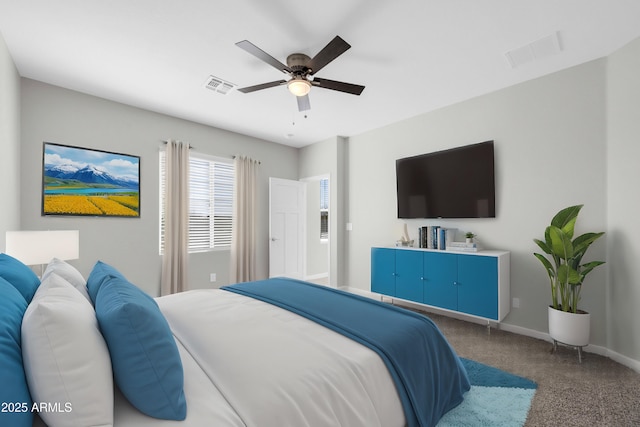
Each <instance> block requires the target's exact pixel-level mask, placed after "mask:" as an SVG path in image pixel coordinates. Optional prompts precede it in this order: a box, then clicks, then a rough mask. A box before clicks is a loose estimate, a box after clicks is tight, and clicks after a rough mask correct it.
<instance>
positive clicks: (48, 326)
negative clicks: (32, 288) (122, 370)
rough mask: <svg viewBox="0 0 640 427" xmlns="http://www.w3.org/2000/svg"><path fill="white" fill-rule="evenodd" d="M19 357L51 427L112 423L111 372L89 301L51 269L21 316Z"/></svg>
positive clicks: (42, 415) (108, 424) (28, 381)
mask: <svg viewBox="0 0 640 427" xmlns="http://www.w3.org/2000/svg"><path fill="white" fill-rule="evenodd" d="M22 358H23V363H24V368H25V373H26V377H27V383H28V384H29V390H30V391H31V397H32V398H33V401H34V402H36V403H37V404H42V403H45V404H47V405H49V407H48V408H47V409H45V410H44V411H42V412H40V417H41V418H42V420H43V421H44V422H45V423H46V424H47V425H48V426H49V427H56V426H70V425H73V426H112V425H113V374H112V370H111V359H110V358H109V351H108V349H107V345H106V344H105V341H104V338H102V334H101V333H100V330H99V329H98V322H97V320H96V316H95V311H94V310H93V306H92V305H91V303H90V302H88V301H87V300H86V299H85V298H84V297H83V296H81V295H80V293H78V291H77V290H76V289H74V286H73V285H71V284H70V283H69V282H67V281H66V280H64V279H63V278H62V277H60V276H58V275H57V274H56V273H55V272H51V273H49V275H48V276H47V277H46V278H45V280H43V281H42V284H41V285H40V287H39V288H38V290H37V291H36V294H35V295H34V297H33V300H32V301H31V303H30V304H29V306H28V307H27V311H26V312H25V314H24V318H23V320H22Z"/></svg>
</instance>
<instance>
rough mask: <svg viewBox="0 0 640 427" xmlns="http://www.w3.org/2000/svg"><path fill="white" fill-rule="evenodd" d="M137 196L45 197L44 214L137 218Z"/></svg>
mask: <svg viewBox="0 0 640 427" xmlns="http://www.w3.org/2000/svg"><path fill="white" fill-rule="evenodd" d="M138 204H139V202H138V197H137V196H132V195H129V196H110V197H102V196H84V195H45V196H44V213H45V214H53V215H98V216H102V215H114V216H132V217H136V216H138V211H137V209H138Z"/></svg>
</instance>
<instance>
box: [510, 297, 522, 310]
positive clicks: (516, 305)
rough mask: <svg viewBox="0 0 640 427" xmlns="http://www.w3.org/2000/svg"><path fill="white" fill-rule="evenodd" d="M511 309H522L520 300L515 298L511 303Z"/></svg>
mask: <svg viewBox="0 0 640 427" xmlns="http://www.w3.org/2000/svg"><path fill="white" fill-rule="evenodd" d="M511 307H513V308H520V298H514V299H513V300H512V301H511Z"/></svg>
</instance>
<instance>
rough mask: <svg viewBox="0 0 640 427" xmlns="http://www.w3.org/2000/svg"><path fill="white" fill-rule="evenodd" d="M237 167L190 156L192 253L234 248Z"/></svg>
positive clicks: (162, 168) (162, 163)
mask: <svg viewBox="0 0 640 427" xmlns="http://www.w3.org/2000/svg"><path fill="white" fill-rule="evenodd" d="M234 176H235V173H234V166H233V163H232V162H231V160H226V159H218V158H214V157H209V156H205V155H201V154H197V153H191V155H190V156H189V252H190V253H191V252H204V251H209V250H212V249H215V248H228V247H230V246H231V221H232V216H233V183H234ZM164 182H165V152H164V151H162V152H161V153H160V194H161V197H160V203H161V208H160V211H161V217H160V253H162V251H163V248H164V198H165V188H164V187H165V184H164Z"/></svg>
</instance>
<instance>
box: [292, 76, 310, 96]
mask: <svg viewBox="0 0 640 427" xmlns="http://www.w3.org/2000/svg"><path fill="white" fill-rule="evenodd" d="M287 88H289V92H291V93H292V94H294V95H295V96H305V95H306V94H308V93H309V91H310V90H311V83H309V81H308V80H306V79H300V78H295V79H291V80H289V83H287Z"/></svg>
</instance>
